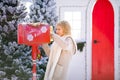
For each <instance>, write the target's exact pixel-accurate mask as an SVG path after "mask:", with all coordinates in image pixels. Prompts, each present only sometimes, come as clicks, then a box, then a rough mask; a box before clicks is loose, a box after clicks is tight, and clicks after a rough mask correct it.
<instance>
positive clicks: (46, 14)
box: [29, 0, 58, 26]
mask: <svg viewBox="0 0 120 80" xmlns="http://www.w3.org/2000/svg"><path fill="white" fill-rule="evenodd" d="M29 16H30V22H41V23H48V24H50V25H52V26H55V24H56V22H57V19H58V16H57V15H56V2H55V0H33V5H31V7H30V14H29Z"/></svg>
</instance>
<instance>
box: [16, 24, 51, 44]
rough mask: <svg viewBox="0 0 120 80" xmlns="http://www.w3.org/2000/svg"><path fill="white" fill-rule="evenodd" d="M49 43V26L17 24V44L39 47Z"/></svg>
mask: <svg viewBox="0 0 120 80" xmlns="http://www.w3.org/2000/svg"><path fill="white" fill-rule="evenodd" d="M48 42H50V26H49V25H47V24H40V23H39V24H37V25H32V24H19V25H18V43H19V44H26V45H39V44H41V43H48Z"/></svg>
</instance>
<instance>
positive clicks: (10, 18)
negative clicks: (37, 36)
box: [0, 0, 32, 80]
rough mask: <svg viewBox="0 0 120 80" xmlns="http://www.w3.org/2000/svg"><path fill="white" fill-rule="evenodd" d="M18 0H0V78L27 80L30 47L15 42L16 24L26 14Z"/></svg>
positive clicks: (29, 69)
mask: <svg viewBox="0 0 120 80" xmlns="http://www.w3.org/2000/svg"><path fill="white" fill-rule="evenodd" d="M19 3H20V2H19V1H18V0H0V80H29V79H31V78H32V72H31V65H32V63H31V62H32V61H31V49H30V47H28V46H26V45H19V44H18V43H17V25H18V23H20V22H22V21H23V19H24V18H25V16H26V12H25V9H26V8H25V6H24V5H22V4H19Z"/></svg>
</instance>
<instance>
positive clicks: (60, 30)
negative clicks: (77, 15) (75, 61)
mask: <svg viewBox="0 0 120 80" xmlns="http://www.w3.org/2000/svg"><path fill="white" fill-rule="evenodd" d="M51 37H52V38H53V40H54V42H53V44H52V45H51V46H48V44H43V49H44V50H45V53H46V54H47V56H48V57H49V60H48V64H47V68H46V73H45V77H44V80H66V78H67V71H68V66H69V62H70V60H71V58H72V55H73V54H74V53H75V52H76V50H77V47H76V43H75V42H74V40H73V38H72V37H71V28H70V25H69V23H68V22H67V21H60V22H59V23H58V24H57V25H56V33H51Z"/></svg>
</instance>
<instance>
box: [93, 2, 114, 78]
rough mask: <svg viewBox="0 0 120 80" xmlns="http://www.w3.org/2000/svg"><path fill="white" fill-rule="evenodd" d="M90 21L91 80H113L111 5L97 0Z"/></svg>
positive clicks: (112, 19)
mask: <svg viewBox="0 0 120 80" xmlns="http://www.w3.org/2000/svg"><path fill="white" fill-rule="evenodd" d="M92 19H93V20H92V80H114V11H113V7H112V5H111V3H110V2H109V1H108V0H97V2H96V4H95V6H94V9H93V13H92ZM95 40H96V41H95Z"/></svg>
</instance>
